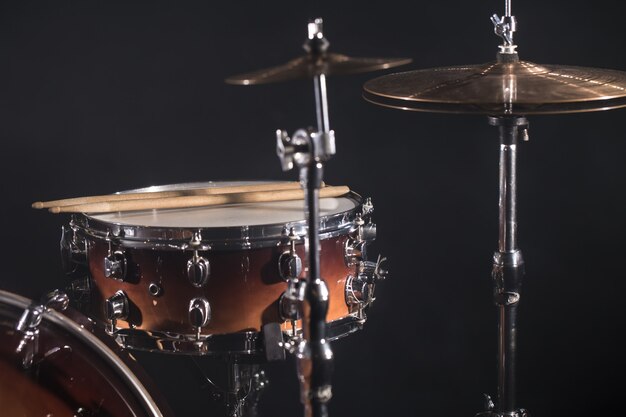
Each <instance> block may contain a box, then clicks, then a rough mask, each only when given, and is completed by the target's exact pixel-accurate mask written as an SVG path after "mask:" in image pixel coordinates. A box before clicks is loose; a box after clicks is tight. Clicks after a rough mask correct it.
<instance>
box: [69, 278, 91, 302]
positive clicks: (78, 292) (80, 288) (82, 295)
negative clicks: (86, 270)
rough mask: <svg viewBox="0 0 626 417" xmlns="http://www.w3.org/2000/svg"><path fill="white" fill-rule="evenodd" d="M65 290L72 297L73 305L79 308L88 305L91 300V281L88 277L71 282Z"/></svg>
mask: <svg viewBox="0 0 626 417" xmlns="http://www.w3.org/2000/svg"><path fill="white" fill-rule="evenodd" d="M66 290H67V291H68V292H69V293H70V294H71V295H72V300H73V302H74V303H76V304H77V305H78V308H79V309H80V306H81V305H83V304H88V303H89V302H90V300H91V279H90V278H89V277H82V278H78V279H75V280H73V281H72V282H71V283H70V285H69V287H67V288H66Z"/></svg>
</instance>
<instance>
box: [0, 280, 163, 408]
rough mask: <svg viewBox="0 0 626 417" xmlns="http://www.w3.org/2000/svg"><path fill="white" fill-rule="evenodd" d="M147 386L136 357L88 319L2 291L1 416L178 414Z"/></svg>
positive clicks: (61, 295) (0, 308)
mask: <svg viewBox="0 0 626 417" xmlns="http://www.w3.org/2000/svg"><path fill="white" fill-rule="evenodd" d="M54 296H55V297H56V299H57V302H58V300H59V299H60V300H63V297H64V295H63V294H61V293H58V292H55V293H54ZM65 299H66V296H65ZM65 305H67V304H65ZM144 382H146V376H145V375H144V374H143V371H142V370H141V369H140V368H139V366H138V365H137V364H136V363H134V361H133V360H132V359H131V357H130V356H129V355H128V354H127V353H125V352H123V351H121V349H120V348H119V347H118V346H117V345H116V344H115V342H113V340H111V338H110V337H108V336H107V335H106V334H104V332H102V331H99V330H98V329H97V328H94V326H92V323H91V322H90V321H89V320H88V319H87V318H86V317H84V316H83V315H81V314H79V313H77V312H75V311H71V310H70V311H67V312H65V313H63V314H62V313H59V312H57V311H54V310H52V309H51V308H48V307H46V306H42V305H37V304H34V303H32V302H31V301H30V300H28V299H26V298H23V297H20V296H18V295H15V294H12V293H9V292H6V291H2V290H0V407H2V411H1V413H0V414H2V415H6V416H13V417H22V416H27V417H127V416H128V417H165V416H171V415H172V413H171V412H170V411H169V409H168V408H167V406H166V405H164V404H163V403H162V402H161V400H159V404H158V405H157V402H155V397H154V396H153V394H151V393H150V392H148V390H147V389H146V386H145V385H144Z"/></svg>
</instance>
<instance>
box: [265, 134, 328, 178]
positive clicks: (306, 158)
mask: <svg viewBox="0 0 626 417" xmlns="http://www.w3.org/2000/svg"><path fill="white" fill-rule="evenodd" d="M276 153H277V155H278V158H279V159H280V162H281V166H282V169H283V171H289V170H291V169H293V167H294V165H295V166H297V167H299V168H302V167H305V166H308V165H309V164H310V163H311V161H312V160H315V161H327V160H328V159H330V157H331V156H333V155H334V154H335V153H336V147H335V132H334V131H332V130H330V131H328V132H315V131H313V130H312V129H310V128H309V129H298V130H296V132H295V133H294V134H293V135H292V136H291V137H289V134H288V133H287V131H285V130H281V129H278V130H277V131H276Z"/></svg>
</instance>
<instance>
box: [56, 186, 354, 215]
mask: <svg viewBox="0 0 626 417" xmlns="http://www.w3.org/2000/svg"><path fill="white" fill-rule="evenodd" d="M349 192H350V188H348V187H347V186H345V185H341V186H335V187H324V188H322V189H320V193H319V194H320V198H326V197H339V196H342V195H345V194H348V193H349ZM303 198H304V193H303V191H302V190H272V191H256V192H246V193H230V194H216V195H193V196H182V197H165V198H151V199H143V200H127V201H111V202H102V203H89V204H77V205H71V206H63V207H52V208H50V209H49V211H50V212H51V213H111V212H116V211H136V210H151V209H173V208H189V207H202V206H215V205H221V204H238V203H264V202H272V201H289V200H301V199H303Z"/></svg>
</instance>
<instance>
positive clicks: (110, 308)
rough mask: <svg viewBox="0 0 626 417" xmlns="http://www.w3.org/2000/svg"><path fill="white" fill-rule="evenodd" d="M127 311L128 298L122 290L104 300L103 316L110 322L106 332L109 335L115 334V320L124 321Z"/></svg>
mask: <svg viewBox="0 0 626 417" xmlns="http://www.w3.org/2000/svg"><path fill="white" fill-rule="evenodd" d="M129 311H130V309H129V303H128V297H127V296H126V293H124V291H122V290H119V291H118V292H116V293H115V294H113V295H112V296H111V297H109V298H107V299H106V300H104V315H105V317H106V318H107V319H108V320H109V321H110V327H109V328H108V329H107V330H108V331H109V332H110V333H113V332H115V330H116V325H117V320H118V319H121V320H126V319H127V318H128V313H129Z"/></svg>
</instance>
